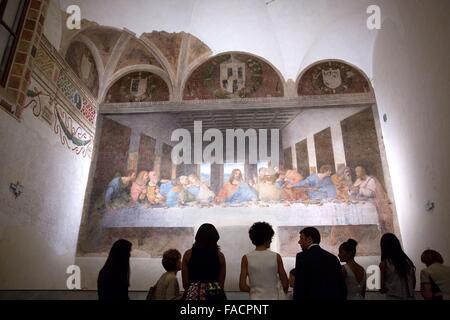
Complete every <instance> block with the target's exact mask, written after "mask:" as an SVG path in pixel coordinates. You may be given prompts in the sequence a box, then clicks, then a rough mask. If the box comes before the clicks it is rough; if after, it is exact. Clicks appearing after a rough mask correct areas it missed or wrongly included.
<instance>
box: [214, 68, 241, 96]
mask: <svg viewBox="0 0 450 320" xmlns="http://www.w3.org/2000/svg"><path fill="white" fill-rule="evenodd" d="M220 86H221V88H222V90H224V91H226V92H228V93H230V94H237V93H238V92H239V91H240V90H242V89H244V88H245V63H243V62H236V61H231V62H224V63H222V64H221V65H220Z"/></svg>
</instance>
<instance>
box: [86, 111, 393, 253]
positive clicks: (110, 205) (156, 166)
mask: <svg viewBox="0 0 450 320" xmlns="http://www.w3.org/2000/svg"><path fill="white" fill-rule="evenodd" d="M352 110H353V111H352V113H349V114H350V116H346V118H345V119H343V120H342V121H341V120H339V121H338V122H337V124H338V125H340V126H341V128H342V137H341V138H342V139H341V140H340V141H341V143H342V144H343V145H344V148H345V156H346V159H345V160H344V159H342V158H341V157H337V158H336V157H335V156H334V155H333V150H334V149H333V144H335V143H337V140H336V137H335V136H333V135H332V134H331V131H330V128H326V129H320V130H318V131H317V132H309V133H308V135H311V136H315V137H316V138H315V139H313V140H312V141H314V147H311V146H308V145H307V140H306V139H301V140H300V141H298V143H296V145H294V146H292V147H293V148H294V150H295V153H296V157H297V161H296V162H294V161H292V159H290V160H287V161H285V162H284V166H283V167H280V168H272V167H270V164H268V163H265V162H263V161H261V162H260V163H259V164H258V165H250V164H245V163H235V164H233V163H227V164H225V165H218V164H213V165H211V164H203V165H201V166H200V165H182V166H178V167H176V168H175V167H174V165H173V164H172V163H171V157H170V154H171V149H172V147H171V146H169V145H168V144H166V143H164V142H162V141H160V140H159V139H158V137H149V136H146V135H142V134H134V137H135V138H131V137H132V136H133V130H135V129H133V128H131V127H127V125H124V124H123V123H118V122H116V121H113V120H111V119H109V118H107V117H105V118H104V119H103V127H102V133H101V137H100V145H99V153H98V160H97V163H96V172H95V176H94V180H93V192H92V193H91V194H90V195H89V196H90V199H91V207H90V210H89V212H87V213H86V214H85V218H84V222H83V227H82V232H81V236H80V243H79V252H78V255H79V256H95V255H102V256H103V255H106V254H107V252H108V250H107V249H108V248H109V246H110V245H111V244H112V242H113V240H115V239H118V238H120V237H128V238H131V239H132V240H133V241H135V243H136V246H137V250H138V252H139V253H136V254H137V255H138V256H145V257H157V256H160V254H161V252H163V249H164V248H166V247H167V246H166V245H165V244H164V243H165V242H164V241H170V243H171V244H172V245H173V246H175V247H177V248H183V249H185V247H186V246H187V243H188V244H190V243H192V241H193V235H194V233H195V230H196V228H197V227H198V226H200V225H201V224H202V223H204V222H205V221H208V222H211V223H214V224H216V225H217V226H218V227H236V228H237V227H239V228H242V226H250V225H251V224H252V223H253V222H255V221H260V220H263V221H268V222H269V223H271V224H272V225H273V226H274V227H275V231H276V237H277V243H278V245H279V252H280V253H281V254H282V255H283V256H285V257H293V256H295V254H296V253H297V252H298V245H297V240H298V231H299V230H300V229H301V228H302V227H303V226H309V225H313V226H317V227H319V229H320V230H321V232H322V234H323V238H324V246H325V247H326V248H327V249H329V250H331V251H333V252H337V248H338V246H339V244H340V243H341V242H343V241H345V240H347V239H348V238H354V239H357V240H358V242H359V243H360V250H359V255H362V256H376V255H379V253H380V252H379V239H380V237H381V234H382V233H384V232H396V228H395V221H396V214H395V208H394V207H393V205H392V201H391V200H392V199H390V197H389V196H388V194H387V193H386V179H385V177H386V175H385V174H386V173H385V170H384V169H383V168H384V167H383V163H382V160H381V157H380V154H381V151H380V143H379V141H378V139H377V133H376V128H375V120H374V118H373V113H372V109H371V108H367V109H360V111H357V110H356V111H355V110H354V109H352ZM336 112H339V110H337V111H336ZM134 116H135V117H139V116H138V115H129V118H127V121H126V122H124V123H127V124H129V125H131V124H132V123H133V121H132V120H130V119H131V118H132V117H134ZM148 125H149V126H152V123H151V121H150V122H149V123H148ZM133 139H141V140H140V142H139V143H138V142H136V141H134V142H133V141H132V140H133ZM133 144H137V145H138V146H139V148H135V147H132V145H133ZM132 149H133V150H135V149H136V152H138V154H137V155H135V157H136V158H137V159H139V161H138V162H139V165H136V167H130V163H131V162H130V159H129V158H130V157H131V152H130V150H132ZM133 152H134V151H133ZM309 152H313V155H308V153H309ZM284 154H285V157H286V158H291V156H292V148H287V149H284ZM311 156H312V157H311ZM311 159H316V160H313V161H316V163H315V164H313V163H310V161H311ZM134 162H136V161H134ZM134 162H133V163H134ZM335 162H336V163H335ZM312 165H314V166H315V167H317V171H316V170H310V169H311V168H312V167H313V166H312ZM315 167H314V168H315ZM218 182H219V183H218ZM164 230H165V231H166V232H165V231H164ZM158 237H161V238H158ZM161 239H165V240H164V241H163V240H161Z"/></svg>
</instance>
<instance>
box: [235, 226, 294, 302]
mask: <svg viewBox="0 0 450 320" xmlns="http://www.w3.org/2000/svg"><path fill="white" fill-rule="evenodd" d="M248 233H249V236H250V240H251V241H252V243H253V244H254V245H255V250H254V251H252V252H250V253H247V254H246V255H244V256H243V257H242V262H241V276H240V279H239V288H240V290H241V291H243V292H249V294H250V299H251V300H278V299H281V298H282V295H280V294H279V283H280V282H281V286H282V289H283V291H284V293H287V291H288V288H289V281H288V277H287V275H286V271H285V270H284V266H283V260H282V259H281V256H280V255H279V254H278V253H276V252H273V251H271V250H269V248H270V243H271V242H272V238H273V236H274V231H273V229H272V226H271V225H270V224H268V223H266V222H257V223H255V224H253V226H252V227H251V228H250V230H249V232H248ZM247 278H248V279H249V282H248V283H247Z"/></svg>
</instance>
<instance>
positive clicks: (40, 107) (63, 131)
mask: <svg viewBox="0 0 450 320" xmlns="http://www.w3.org/2000/svg"><path fill="white" fill-rule="evenodd" d="M32 86H33V90H28V93H27V98H28V102H27V104H26V105H25V109H26V108H30V109H32V111H33V115H34V116H35V117H37V118H41V119H42V120H44V121H45V122H46V123H47V124H48V125H50V126H51V127H52V129H53V132H54V133H55V134H56V135H57V136H58V137H59V141H60V142H61V144H62V145H63V146H64V147H66V148H67V149H68V150H70V151H72V152H74V153H75V154H76V155H80V156H82V157H83V158H86V157H88V158H91V157H92V147H93V140H94V137H93V135H92V134H90V133H89V132H88V131H86V129H84V128H83V126H82V125H80V124H79V123H78V122H77V121H76V120H75V119H74V118H73V116H71V115H70V114H69V113H68V112H67V111H66V110H65V109H64V108H63V107H62V105H61V104H60V103H58V101H57V99H56V96H55V95H54V94H52V93H50V92H48V91H46V90H45V89H43V87H42V86H40V85H39V84H38V83H37V82H36V81H35V80H34V79H33V81H32Z"/></svg>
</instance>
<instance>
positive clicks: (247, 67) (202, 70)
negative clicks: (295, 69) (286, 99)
mask: <svg viewBox="0 0 450 320" xmlns="http://www.w3.org/2000/svg"><path fill="white" fill-rule="evenodd" d="M284 84H285V81H284V79H283V77H282V76H281V74H280V72H279V71H278V70H276V69H275V68H274V67H273V66H272V65H271V64H270V63H269V62H268V61H266V60H264V59H262V58H260V57H257V56H255V55H252V54H248V53H244V52H226V53H221V54H219V55H216V56H214V57H212V58H209V59H208V60H207V61H206V62H203V63H202V64H201V65H200V66H198V67H197V68H196V69H195V70H194V71H193V72H192V73H191V74H190V76H189V78H188V79H187V81H186V83H185V84H184V86H183V100H207V99H230V98H261V97H283V96H284V91H285V86H284Z"/></svg>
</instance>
